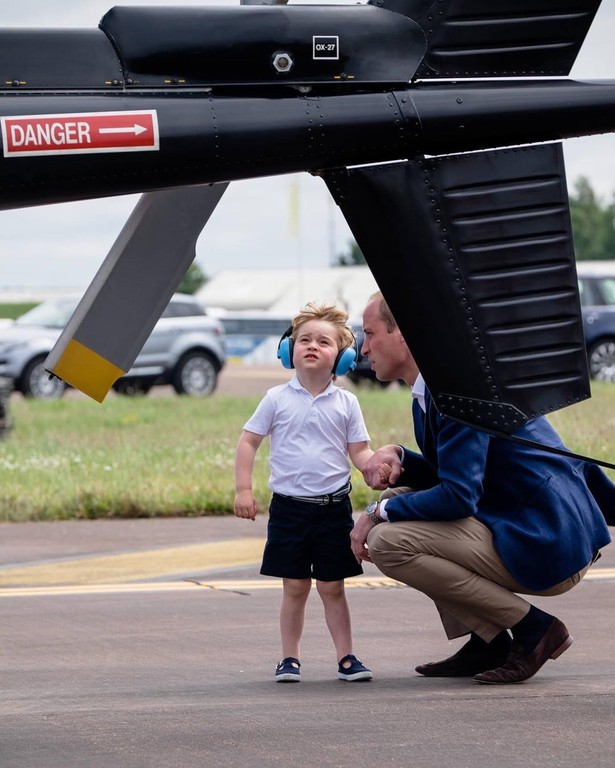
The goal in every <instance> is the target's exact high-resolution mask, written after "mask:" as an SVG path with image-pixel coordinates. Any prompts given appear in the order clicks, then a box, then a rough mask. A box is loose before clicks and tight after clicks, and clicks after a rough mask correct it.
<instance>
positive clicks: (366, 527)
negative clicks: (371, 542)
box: [350, 515, 374, 563]
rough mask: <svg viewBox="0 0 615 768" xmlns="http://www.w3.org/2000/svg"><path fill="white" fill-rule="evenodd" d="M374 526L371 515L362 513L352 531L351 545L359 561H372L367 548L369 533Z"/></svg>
mask: <svg viewBox="0 0 615 768" xmlns="http://www.w3.org/2000/svg"><path fill="white" fill-rule="evenodd" d="M373 527H374V524H373V523H372V521H371V520H370V519H369V517H368V516H367V515H361V517H359V519H358V520H357V522H356V523H355V525H354V528H353V529H352V531H351V533H350V546H351V548H352V552H353V554H354V556H355V557H356V558H357V562H358V563H361V562H362V561H363V560H367V562H369V563H371V561H372V560H371V557H370V556H369V552H368V550H367V534H368V533H369V532H370V531H371V529H372V528H373Z"/></svg>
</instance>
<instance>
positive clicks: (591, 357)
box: [587, 339, 615, 382]
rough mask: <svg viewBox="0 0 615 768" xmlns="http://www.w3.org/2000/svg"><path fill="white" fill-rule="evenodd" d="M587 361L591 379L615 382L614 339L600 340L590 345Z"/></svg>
mask: <svg viewBox="0 0 615 768" xmlns="http://www.w3.org/2000/svg"><path fill="white" fill-rule="evenodd" d="M587 359H588V362H589V374H590V376H591V377H592V379H597V380H598V381H613V382H615V339H602V340H601V341H597V342H596V343H595V344H592V345H591V347H590V348H589V350H588V352H587Z"/></svg>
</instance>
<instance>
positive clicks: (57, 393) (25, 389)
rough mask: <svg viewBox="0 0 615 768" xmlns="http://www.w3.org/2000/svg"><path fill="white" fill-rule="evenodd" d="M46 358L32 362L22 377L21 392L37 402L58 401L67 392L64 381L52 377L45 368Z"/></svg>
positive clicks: (39, 358)
mask: <svg viewBox="0 0 615 768" xmlns="http://www.w3.org/2000/svg"><path fill="white" fill-rule="evenodd" d="M44 362H45V358H44V357H38V358H36V359H34V360H30V362H29V363H28V365H26V367H25V368H24V372H23V374H22V376H21V387H20V389H21V391H22V393H23V395H24V397H32V398H35V399H36V400H57V399H59V398H60V397H62V395H63V394H64V392H65V391H66V384H65V383H64V382H63V381H62V379H58V378H57V377H56V376H52V375H51V374H50V373H49V372H48V371H46V370H45V369H44V368H43V363H44Z"/></svg>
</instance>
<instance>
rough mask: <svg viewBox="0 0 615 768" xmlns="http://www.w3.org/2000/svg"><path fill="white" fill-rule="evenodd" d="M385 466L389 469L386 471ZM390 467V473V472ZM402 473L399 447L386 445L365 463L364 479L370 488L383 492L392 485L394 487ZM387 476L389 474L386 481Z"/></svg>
mask: <svg viewBox="0 0 615 768" xmlns="http://www.w3.org/2000/svg"><path fill="white" fill-rule="evenodd" d="M387 465H388V466H387ZM385 466H386V467H387V468H386V469H385ZM389 467H390V472H389V471H388V468H389ZM402 472H403V467H402V465H401V460H400V458H399V446H398V445H385V446H383V447H382V448H379V449H378V450H377V451H376V452H375V453H374V454H373V456H372V457H371V458H370V459H368V460H367V461H366V462H365V466H364V467H363V479H364V480H365V482H366V484H367V485H369V487H370V488H373V489H374V490H377V491H382V490H384V489H385V488H388V487H389V486H390V485H394V484H395V483H396V482H397V480H398V479H399V476H400V475H401V473H402ZM386 474H388V478H386V479H384V478H385V476H386Z"/></svg>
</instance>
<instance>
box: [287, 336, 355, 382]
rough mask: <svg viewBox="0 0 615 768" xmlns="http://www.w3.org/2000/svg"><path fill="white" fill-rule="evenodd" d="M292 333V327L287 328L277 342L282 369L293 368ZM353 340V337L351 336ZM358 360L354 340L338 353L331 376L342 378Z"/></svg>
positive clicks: (353, 367)
mask: <svg viewBox="0 0 615 768" xmlns="http://www.w3.org/2000/svg"><path fill="white" fill-rule="evenodd" d="M292 332H293V327H292V325H291V326H289V327H288V328H287V329H286V330H285V331H284V333H283V335H282V338H281V339H280V341H279V342H278V360H280V362H281V363H282V365H283V366H284V368H294V367H295V366H294V365H293V349H294V346H295V342H294V341H293V339H292V337H291V334H292ZM353 339H354V335H353ZM358 359H359V350H358V349H357V342H356V339H355V340H354V342H353V344H352V346H350V347H344V349H341V350H340V352H339V353H338V356H337V357H336V358H335V363H334V364H333V371H332V373H333V375H334V376H344V375H345V374H347V373H348V372H349V371H353V370H354V369H355V367H356V365H357V361H358Z"/></svg>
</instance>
